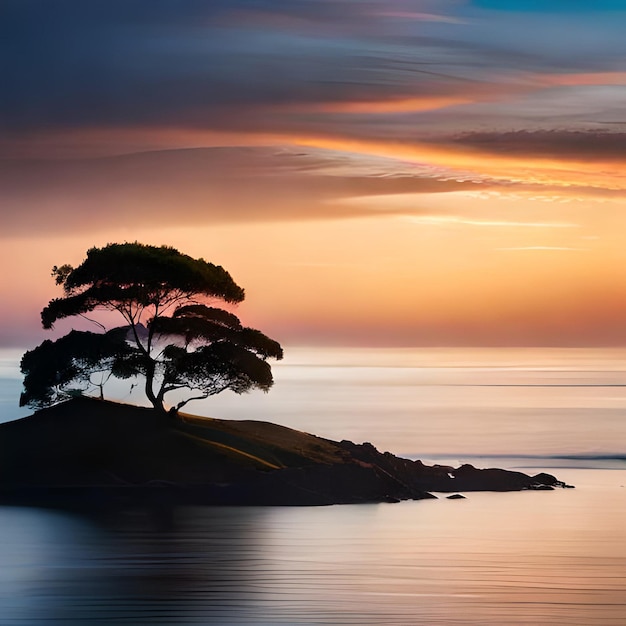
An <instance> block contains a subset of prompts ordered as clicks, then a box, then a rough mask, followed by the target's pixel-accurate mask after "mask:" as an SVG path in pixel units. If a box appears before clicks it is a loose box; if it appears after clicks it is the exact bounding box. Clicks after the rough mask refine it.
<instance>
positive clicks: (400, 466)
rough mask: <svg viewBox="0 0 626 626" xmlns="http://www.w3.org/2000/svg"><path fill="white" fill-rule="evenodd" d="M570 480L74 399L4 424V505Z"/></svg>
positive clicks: (353, 493) (311, 497) (0, 475)
mask: <svg viewBox="0 0 626 626" xmlns="http://www.w3.org/2000/svg"><path fill="white" fill-rule="evenodd" d="M564 486H565V485H564V484H563V483H562V482H560V481H559V480H557V479H556V478H555V477H554V476H551V475H549V474H543V473H542V474H538V475H536V476H528V475H526V474H524V473H521V472H514V471H508V470H503V469H476V468H474V467H473V466H471V465H462V466H461V467H458V468H452V467H447V466H442V465H433V466H428V465H424V464H423V463H422V462H421V461H412V460H409V459H403V458H400V457H397V456H394V455H393V454H391V453H389V452H379V451H378V450H377V449H376V448H375V447H374V446H373V445H372V444H370V443H362V444H355V443H352V442H351V441H340V442H337V441H331V440H328V439H324V438H321V437H316V436H314V435H311V434H308V433H304V432H301V431H298V430H294V429H291V428H287V427H285V426H279V425H277V424H272V423H268V422H260V421H251V420H245V421H233V420H220V419H211V418H205V417H195V416H192V415H186V414H179V415H178V416H177V417H172V416H168V415H167V414H164V413H160V412H158V411H155V410H154V409H152V408H141V407H135V406H130V405H124V404H119V403H115V402H108V401H102V400H97V399H93V398H75V399H72V400H68V401H66V402H63V403H60V404H57V405H55V406H53V407H50V408H46V409H42V410H40V411H37V412H35V413H34V414H33V415H31V416H29V417H26V418H23V419H20V420H16V421H14V422H9V423H6V424H2V425H0V502H2V503H5V504H6V503H19V504H42V505H53V506H57V505H58V506H75V507H80V506H105V505H114V506H132V505H137V504H167V505H178V504H181V505H182V504H185V505H187V504H189V505H330V504H355V503H368V502H398V501H401V500H420V499H424V498H433V497H435V496H433V495H432V493H431V492H443V493H458V492H469V491H521V490H525V489H551V488H554V487H564Z"/></svg>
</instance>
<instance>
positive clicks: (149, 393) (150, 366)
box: [145, 359, 165, 413]
mask: <svg viewBox="0 0 626 626" xmlns="http://www.w3.org/2000/svg"><path fill="white" fill-rule="evenodd" d="M155 370H156V367H155V363H154V361H153V360H152V359H147V361H146V388H145V391H146V397H147V398H148V400H150V403H151V404H152V406H153V407H154V408H155V409H156V410H157V411H159V412H161V413H165V407H164V406H163V399H162V398H160V397H158V396H157V395H156V394H155V393H154V389H153V388H152V385H153V384H154V374H155Z"/></svg>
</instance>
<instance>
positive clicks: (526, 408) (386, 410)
mask: <svg viewBox="0 0 626 626" xmlns="http://www.w3.org/2000/svg"><path fill="white" fill-rule="evenodd" d="M20 354H21V352H20V351H18V350H13V351H1V352H0V421H9V420H12V419H18V418H20V417H23V416H25V415H27V414H28V413H29V411H28V410H26V409H20V408H19V407H18V406H17V405H18V399H19V393H20V389H21V376H20V374H19V359H20ZM273 370H274V375H275V385H274V388H273V389H272V390H271V391H270V392H269V393H267V394H264V393H261V392H253V393H249V394H245V395H242V396H237V395H235V394H231V393H224V394H220V395H218V396H215V397H214V398H212V399H209V400H207V401H204V402H202V403H200V402H197V403H195V405H194V404H190V405H188V407H187V409H188V411H189V412H193V413H196V414H200V415H206V416H211V417H219V418H224V419H256V420H267V421H273V422H277V423H280V424H284V425H286V426H290V427H292V428H297V429H300V430H305V431H307V432H311V433H314V434H317V435H320V436H323V437H327V438H330V439H334V440H341V439H350V440H352V441H355V442H364V441H369V442H371V443H373V444H374V445H375V446H376V447H377V448H378V449H379V450H381V451H387V450H388V451H391V452H393V453H394V454H398V455H402V456H406V457H409V458H414V459H417V458H419V459H422V460H423V461H425V462H430V463H441V464H450V465H459V464H461V463H471V464H473V465H475V466H477V467H504V468H509V469H520V470H521V471H524V472H527V473H531V474H534V473H538V472H540V471H547V472H550V473H552V474H555V475H556V476H557V477H558V478H559V479H561V480H563V481H565V482H567V483H569V484H571V485H574V486H575V488H574V489H559V490H555V491H528V492H513V493H467V494H465V496H466V498H465V499H458V500H450V499H447V498H446V497H445V494H436V495H438V496H439V497H438V499H436V500H421V501H416V502H413V501H408V502H401V503H397V504H388V503H385V504H367V505H341V506H329V507H204V508H202V507H179V508H174V509H129V510H126V511H117V512H112V511H108V512H103V511H100V512H85V511H83V512H76V511H67V510H61V509H53V508H47V509H42V508H36V507H16V506H0V624H2V626H39V625H42V626H45V625H48V624H50V625H52V624H56V625H65V624H68V625H79V624H80V625H83V624H84V625H91V624H98V625H103V626H108V625H127V624H128V625H134V624H155V625H156V624H167V625H172V626H174V625H176V626H178V625H180V626H183V625H187V624H197V625H215V626H218V625H220V626H222V625H223V626H230V625H246V626H252V625H254V626H274V625H279V624H281V625H282V624H286V625H292V626H305V625H307V626H310V625H319V626H321V625H329V626H330V625H337V626H339V625H344V624H345V625H348V624H349V625H355V626H386V625H390V626H391V625H403V626H404V625H406V626H410V625H438V624H446V625H498V626H508V625H518V624H528V625H543V624H546V625H547V624H550V625H560V626H575V625H580V626H595V625H615V626H618V625H619V626H622V625H624V624H626V350H625V349H617V348H615V349H606V348H602V349H599V348H598V349H582V348H580V349H578V348H577V349H569V348H567V349H566V348H559V349H553V348H550V349H548V348H523V349H509V348H506V349H504V348H489V349H486V348H485V349H482V348H481V349H475V348H463V349H460V348H459V349H456V348H454V349H452V348H441V349H433V348H427V349H422V348H411V349H409V348H406V349H395V348H394V349H386V348H376V349H366V348H315V347H288V348H287V349H286V357H285V359H284V361H281V362H279V363H277V364H276V365H274V367H273ZM105 395H106V396H107V397H110V398H111V399H117V400H120V401H123V402H131V403H136V404H144V403H145V401H144V400H143V399H142V397H141V394H140V391H139V387H138V386H135V387H131V384H130V383H128V382H125V383H124V384H121V383H117V384H116V383H113V384H112V383H111V382H109V383H107V384H106V385H105Z"/></svg>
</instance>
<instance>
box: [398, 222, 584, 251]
mask: <svg viewBox="0 0 626 626" xmlns="http://www.w3.org/2000/svg"><path fill="white" fill-rule="evenodd" d="M406 219H408V220H410V221H411V222H414V223H416V224H427V225H431V226H450V225H455V224H462V225H465V226H487V227H496V228H578V227H579V225H578V224H573V223H570V222H516V221H512V220H493V219H471V218H467V217H459V216H456V215H419V216H417V217H407V218H406ZM509 249H510V248H509Z"/></svg>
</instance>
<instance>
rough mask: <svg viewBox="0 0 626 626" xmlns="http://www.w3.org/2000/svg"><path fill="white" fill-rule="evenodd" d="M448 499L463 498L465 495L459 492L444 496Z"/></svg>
mask: <svg viewBox="0 0 626 626" xmlns="http://www.w3.org/2000/svg"><path fill="white" fill-rule="evenodd" d="M446 499H448V500H465V499H466V498H465V496H464V495H462V494H460V493H453V494H452V495H451V496H446Z"/></svg>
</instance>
